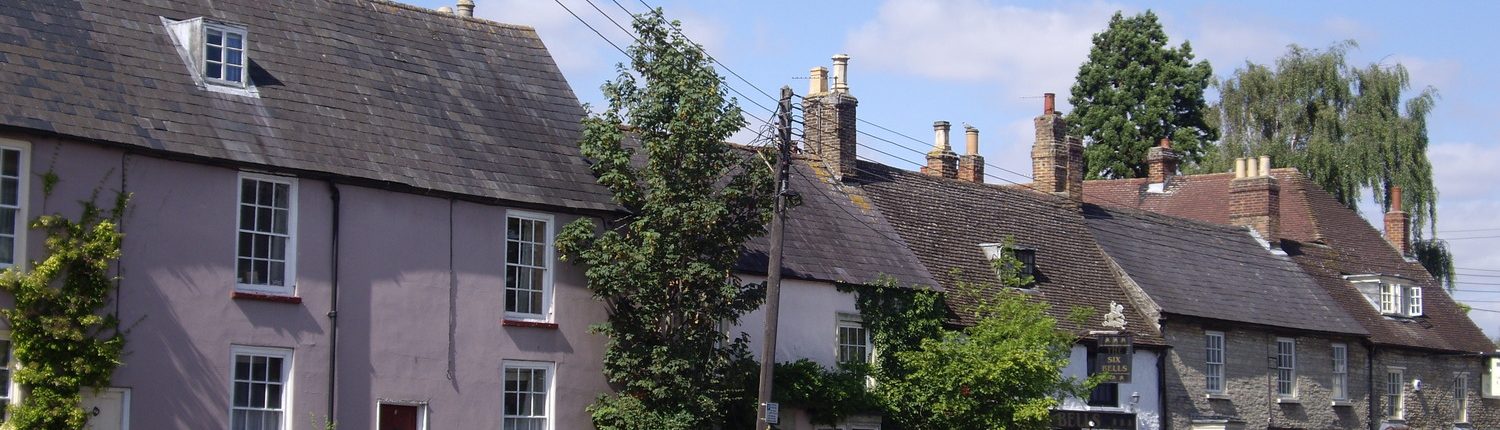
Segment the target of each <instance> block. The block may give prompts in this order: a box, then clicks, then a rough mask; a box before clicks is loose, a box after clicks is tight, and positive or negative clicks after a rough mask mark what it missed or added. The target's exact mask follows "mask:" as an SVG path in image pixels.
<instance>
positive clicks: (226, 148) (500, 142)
mask: <svg viewBox="0 0 1500 430" xmlns="http://www.w3.org/2000/svg"><path fill="white" fill-rule="evenodd" d="M197 17H203V18H205V19H207V20H214V21H219V22H228V23H234V24H238V25H243V26H244V27H245V28H246V29H247V30H248V37H247V41H248V43H247V46H248V48H249V49H248V51H247V52H248V60H249V61H248V65H249V67H248V74H249V77H250V79H251V81H253V83H254V85H255V87H256V89H257V90H258V92H259V97H251V96H246V95H237V94H225V93H222V92H215V91H208V90H205V89H204V88H203V87H201V86H200V84H197V83H195V82H194V78H193V77H192V74H191V73H190V70H191V69H190V68H189V66H188V65H187V64H185V63H184V61H183V59H182V56H180V55H179V53H178V51H177V47H176V44H175V43H174V42H173V39H172V37H171V36H170V35H169V33H168V31H167V28H166V26H165V25H164V24H163V21H162V20H163V18H165V19H171V20H185V19H191V18H197ZM0 70H3V73H0V128H11V129H23V130H27V131H31V132H41V133H50V134H59V135H66V136H72V137H77V138H83V139H89V140H95V141H100V142H107V143H109V144H114V145H121V146H124V147H127V148H134V149H136V150H139V151H145V152H151V153H158V154H168V155H174V156H187V157H188V158H191V159H197V160H211V161H218V162H224V163H227V164H232V165H242V166H252V167H258V166H268V167H272V168H276V169H283V170H289V171H294V172H315V173H320V174H328V175H337V176H341V177H344V178H353V179H355V180H362V181H373V182H377V183H381V184H383V185H395V186H397V187H398V188H399V187H409V189H413V190H415V191H418V192H440V193H454V194H457V195H461V196H473V197H476V198H477V199H480V200H502V201H513V202H523V203H529V204H536V205H548V206H554V207H565V208H576V209H589V210H614V209H616V208H617V206H615V205H614V204H613V203H612V202H611V200H610V195H609V193H608V191H607V190H605V189H604V188H603V187H601V186H599V185H597V184H596V183H595V181H594V177H593V175H592V173H591V172H590V171H589V168H588V165H587V164H586V163H585V162H584V161H583V160H582V159H581V158H580V157H579V156H578V150H577V145H576V142H577V141H578V137H579V133H580V128H579V120H580V119H581V118H582V117H583V116H584V111H583V109H582V107H581V106H580V105H579V103H578V100H577V98H576V97H575V96H574V94H573V92H572V90H571V89H570V88H569V87H568V84H567V82H565V81H564V80H563V76H562V73H561V72H560V71H559V70H558V69H557V66H556V65H555V64H554V63H553V61H552V57H551V56H550V54H549V53H548V52H547V48H546V47H545V46H543V45H542V41H541V39H539V38H538V37H537V34H536V31H534V30H532V29H531V28H529V27H521V26H513V25H504V24H498V23H494V22H490V21H485V20H481V19H474V18H464V17H458V16H455V15H453V14H443V13H437V12H434V11H430V10H426V9H421V8H416V7H412V6H406V5H401V4H398V3H391V2H386V1H383V0H322V1H316V2H310V1H304V0H217V1H212V2H205V1H144V2H143V1H121V0H69V1H53V0H13V1H6V2H5V6H4V7H0Z"/></svg>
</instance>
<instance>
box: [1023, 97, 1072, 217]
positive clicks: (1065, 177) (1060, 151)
mask: <svg viewBox="0 0 1500 430" xmlns="http://www.w3.org/2000/svg"><path fill="white" fill-rule="evenodd" d="M1056 98H1057V97H1056V95H1054V94H1052V93H1047V94H1045V95H1043V96H1042V99H1043V103H1042V115H1041V116H1038V117H1036V120H1035V123H1036V143H1035V144H1034V145H1032V147H1031V176H1032V179H1033V182H1032V186H1033V187H1034V188H1035V189H1036V190H1037V191H1041V192H1044V193H1053V194H1059V195H1063V196H1065V197H1068V198H1070V199H1073V200H1080V201H1081V200H1082V198H1083V141H1082V140H1079V139H1078V138H1076V137H1069V136H1068V135H1067V133H1068V123H1067V122H1066V121H1064V120H1063V118H1062V114H1061V113H1058V112H1057V109H1056V106H1057V102H1056Z"/></svg>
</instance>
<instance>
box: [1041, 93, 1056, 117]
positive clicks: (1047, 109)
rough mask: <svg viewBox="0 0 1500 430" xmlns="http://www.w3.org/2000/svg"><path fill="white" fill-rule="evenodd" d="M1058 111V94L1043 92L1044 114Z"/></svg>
mask: <svg viewBox="0 0 1500 430" xmlns="http://www.w3.org/2000/svg"><path fill="white" fill-rule="evenodd" d="M1055 112H1057V94H1053V93H1045V94H1042V115H1051V114H1053V113H1055Z"/></svg>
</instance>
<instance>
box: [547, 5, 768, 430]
mask: <svg viewBox="0 0 1500 430" xmlns="http://www.w3.org/2000/svg"><path fill="white" fill-rule="evenodd" d="M634 28H635V33H636V34H637V36H638V37H639V39H638V41H637V42H636V44H635V45H632V46H631V47H630V48H629V49H628V50H627V51H628V53H629V58H630V62H629V64H628V66H627V65H625V64H621V65H619V66H617V69H618V70H619V74H618V76H617V77H616V78H615V79H614V80H613V81H611V82H607V83H605V84H604V85H603V87H602V89H603V91H604V95H605V97H606V98H607V99H608V100H609V106H608V108H607V109H605V110H604V112H602V113H599V114H593V115H591V116H590V117H589V118H587V119H585V120H584V122H583V128H584V130H583V140H582V141H581V142H580V143H579V145H580V147H581V152H582V153H583V155H584V156H586V157H588V158H590V159H591V160H593V163H594V165H593V169H594V173H595V174H596V175H597V176H598V181H599V183H600V184H602V185H604V186H605V187H608V188H609V190H610V191H612V192H613V193H614V200H615V201H616V202H618V203H619V204H620V205H621V206H623V207H624V208H625V209H627V210H628V211H629V213H630V215H629V216H627V217H625V218H624V219H621V220H616V221H614V222H613V223H611V224H610V225H606V226H604V227H605V228H603V229H601V228H600V226H596V225H595V224H594V223H593V222H592V221H591V220H589V219H587V218H584V219H580V220H579V221H576V222H574V223H572V224H569V225H568V226H567V227H566V228H565V229H564V230H563V232H562V234H560V235H559V237H558V250H559V251H560V253H561V255H562V256H563V257H564V258H565V259H568V260H571V261H573V262H575V263H577V264H581V265H583V266H585V267H587V270H586V271H585V275H586V277H587V281H588V287H589V289H590V290H591V291H592V292H593V294H594V297H595V298H597V299H599V300H602V301H604V302H605V304H606V305H607V308H608V310H609V320H608V322H606V323H604V324H601V325H598V326H596V327H595V330H596V331H597V332H599V333H602V334H604V335H605V336H607V337H608V339H609V340H608V344H607V349H606V351H605V356H604V372H605V375H606V376H607V377H608V379H609V380H610V382H611V383H612V384H614V385H615V387H616V388H617V389H618V393H617V394H613V395H606V396H602V397H601V398H600V399H599V400H598V401H597V402H596V403H594V405H592V406H591V407H590V408H589V412H590V413H591V414H592V416H593V420H594V425H595V427H597V428H599V429H601V430H609V429H642V430H644V429H653V430H656V429H682V430H687V429H706V428H715V427H717V426H719V425H722V424H723V423H724V422H726V420H727V417H730V416H733V414H735V413H737V412H738V413H741V414H743V411H745V410H746V409H747V408H753V405H754V395H753V392H751V391H750V390H748V385H753V384H748V383H747V382H748V381H751V380H753V378H754V375H755V371H756V365H755V363H754V361H753V360H752V359H750V355H749V350H748V347H747V346H746V342H747V341H746V338H745V336H744V335H743V334H742V335H741V336H739V337H737V338H734V339H726V335H725V334H724V333H723V332H722V331H721V330H722V326H721V325H723V324H733V323H736V322H737V321H738V320H739V318H740V317H741V316H742V315H744V314H745V313H747V312H749V311H750V310H752V309H755V308H757V307H759V306H760V304H761V302H763V301H764V299H765V289H764V285H762V284H747V283H743V282H741V281H740V279H739V278H737V277H736V276H735V275H734V274H733V266H734V263H735V261H736V260H737V259H738V258H739V257H740V255H741V252H742V251H743V245H744V243H745V242H746V241H747V240H748V239H750V238H753V237H757V236H761V235H763V234H765V226H766V224H767V223H768V222H769V221H770V215H771V209H772V196H773V192H774V189H773V182H772V180H771V173H770V169H769V168H767V167H766V160H764V159H762V158H761V156H760V155H758V154H753V153H749V152H746V151H743V150H738V149H735V148H733V147H731V146H729V145H728V144H726V143H724V139H726V138H728V137H729V136H730V135H731V134H732V133H734V132H735V131H737V130H739V129H740V128H741V127H743V126H744V125H745V120H744V119H743V117H742V116H741V114H740V109H739V107H738V106H737V105H736V103H735V101H734V100H733V99H731V98H728V97H727V95H726V89H727V88H728V87H727V86H726V84H725V82H724V80H723V79H722V78H721V77H719V75H718V74H717V73H715V72H714V70H713V67H712V66H711V65H710V64H709V59H708V57H707V56H705V55H704V53H703V52H702V49H701V47H699V46H698V45H696V44H694V43H692V42H691V41H689V40H687V39H686V38H685V37H683V36H682V33H681V31H680V29H679V28H680V25H679V24H678V23H677V22H676V21H672V22H667V20H666V19H665V18H664V17H663V16H662V11H661V10H660V9H658V10H654V11H651V12H648V13H645V14H642V15H638V16H637V17H636V18H635V21H634ZM751 414H753V412H751ZM748 416H750V415H743V416H738V417H733V418H734V420H735V421H739V422H743V423H748V421H749V418H748ZM731 424H733V423H731Z"/></svg>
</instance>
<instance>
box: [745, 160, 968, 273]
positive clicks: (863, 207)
mask: <svg viewBox="0 0 1500 430" xmlns="http://www.w3.org/2000/svg"><path fill="white" fill-rule="evenodd" d="M789 182H790V183H789V187H790V188H791V190H792V191H793V192H795V193H797V194H798V195H800V196H801V197H802V204H801V205H799V206H796V207H793V208H791V209H789V210H788V211H787V217H786V231H785V235H784V237H783V239H782V245H783V246H782V276H786V277H793V278H798V279H805V280H811V281H824V282H843V283H851V284H868V283H870V282H871V281H874V280H876V279H877V278H879V277H880V276H882V275H884V276H889V277H892V278H894V279H895V280H896V282H897V284H898V285H899V286H903V287H914V286H921V287H929V288H934V289H939V290H940V289H941V285H939V284H938V282H937V281H936V280H935V279H933V277H932V274H930V273H928V271H927V268H926V266H923V265H922V263H921V262H920V260H919V259H918V258H917V257H916V255H914V254H912V251H911V249H910V248H909V247H908V246H907V245H906V243H905V242H904V241H902V239H901V236H900V235H898V234H897V233H896V230H895V229H894V228H893V227H891V225H890V223H888V222H887V221H886V218H885V217H884V216H882V215H881V214H880V212H879V211H878V210H877V209H876V208H875V207H874V206H872V205H870V203H869V199H868V198H867V197H866V196H865V195H864V192H863V191H862V190H860V189H859V188H856V187H851V186H845V185H842V184H835V183H834V181H833V180H832V179H831V177H830V175H829V174H828V172H827V170H824V169H823V168H822V167H821V166H819V165H818V164H817V163H816V162H809V161H808V160H806V159H800V158H799V159H798V160H797V162H796V163H793V164H792V174H791V180H790V181H789ZM769 245H770V241H769V240H768V239H767V238H765V237H760V238H755V239H753V240H751V241H750V243H748V244H746V248H747V250H748V252H747V253H746V254H745V255H744V257H742V258H741V259H740V261H739V262H738V264H737V267H736V269H737V270H739V271H742V272H749V273H757V274H764V273H766V269H767V267H768V263H769V261H770V260H769V254H768V252H769V251H768V250H769V249H770V248H769Z"/></svg>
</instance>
